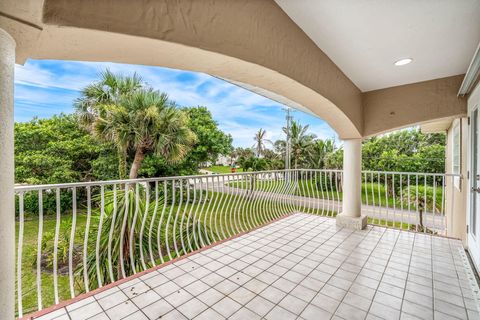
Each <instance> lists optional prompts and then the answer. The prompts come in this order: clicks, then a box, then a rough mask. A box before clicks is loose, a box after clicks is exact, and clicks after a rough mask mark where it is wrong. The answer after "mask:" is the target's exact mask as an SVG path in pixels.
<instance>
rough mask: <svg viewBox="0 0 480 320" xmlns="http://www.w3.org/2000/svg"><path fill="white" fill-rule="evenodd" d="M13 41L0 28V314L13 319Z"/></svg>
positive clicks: (0, 316)
mask: <svg viewBox="0 0 480 320" xmlns="http://www.w3.org/2000/svg"><path fill="white" fill-rule="evenodd" d="M14 69H15V41H14V40H13V38H12V37H11V36H10V35H9V34H8V33H7V32H6V31H4V30H3V29H0V253H1V254H2V257H1V259H0V318H2V319H15V195H14V190H13V188H14V181H15V180H14V170H15V167H14V164H13V159H14V150H13V123H14V122H13V74H14Z"/></svg>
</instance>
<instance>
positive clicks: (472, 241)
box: [466, 85, 480, 270]
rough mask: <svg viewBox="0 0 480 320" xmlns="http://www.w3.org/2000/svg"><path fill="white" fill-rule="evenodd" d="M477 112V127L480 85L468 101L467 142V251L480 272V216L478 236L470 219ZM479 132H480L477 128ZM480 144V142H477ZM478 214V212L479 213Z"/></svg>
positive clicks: (479, 120)
mask: <svg viewBox="0 0 480 320" xmlns="http://www.w3.org/2000/svg"><path fill="white" fill-rule="evenodd" d="M475 110H477V112H478V113H477V117H478V119H477V125H478V124H480V85H477V87H476V88H475V89H474V90H473V91H472V94H471V96H470V97H469V99H468V117H469V124H470V125H469V127H468V140H467V144H468V147H467V170H468V173H469V174H468V181H467V186H468V192H467V205H466V208H467V217H466V218H467V219H466V223H467V226H466V227H467V230H468V232H467V250H468V252H469V253H470V256H471V257H472V260H473V263H474V264H475V267H476V268H477V270H480V214H478V215H477V221H476V225H477V228H476V233H477V234H476V236H473V234H472V233H471V232H470V230H471V225H470V221H471V220H470V219H471V215H472V210H473V208H472V202H473V199H472V197H473V196H474V195H476V194H475V193H474V192H473V191H472V186H473V183H474V181H475V180H474V179H475V177H474V176H473V172H472V169H473V157H474V155H473V134H472V133H473V126H474V124H473V117H472V115H473V112H474V111H475ZM477 130H480V126H479V128H477ZM477 143H478V144H480V141H479V142H477ZM479 151H480V148H478V150H477V153H479ZM477 157H480V155H477ZM477 171H480V168H477ZM476 205H477V206H480V202H478V203H477V204H476ZM477 212H478V211H477Z"/></svg>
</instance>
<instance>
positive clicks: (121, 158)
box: [117, 150, 127, 179]
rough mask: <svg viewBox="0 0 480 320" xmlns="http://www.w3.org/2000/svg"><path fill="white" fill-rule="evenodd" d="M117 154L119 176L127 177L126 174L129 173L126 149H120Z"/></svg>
mask: <svg viewBox="0 0 480 320" xmlns="http://www.w3.org/2000/svg"><path fill="white" fill-rule="evenodd" d="M117 156H118V178H119V179H125V176H126V175H127V157H126V154H125V151H123V150H118V151H117Z"/></svg>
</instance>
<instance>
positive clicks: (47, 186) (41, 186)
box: [14, 169, 462, 193]
mask: <svg viewBox="0 0 480 320" xmlns="http://www.w3.org/2000/svg"><path fill="white" fill-rule="evenodd" d="M295 171H313V172H335V173H340V172H343V170H339V169H283V170H265V171H249V172H237V173H220V174H212V175H208V174H200V175H188V176H171V177H155V178H140V179H121V180H104V181H87V182H72V183H58V184H39V185H18V186H15V188H14V189H15V192H16V193H22V192H27V191H34V190H50V189H68V188H81V187H96V186H105V185H115V184H133V183H147V182H160V181H171V180H185V179H204V178H207V179H208V178H211V177H231V176H248V175H254V174H265V173H276V172H295ZM362 173H375V174H402V175H420V176H435V177H440V176H444V177H462V175H460V174H453V173H424V172H395V171H371V170H366V171H362Z"/></svg>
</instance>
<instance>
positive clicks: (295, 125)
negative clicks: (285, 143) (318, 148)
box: [283, 121, 316, 169]
mask: <svg viewBox="0 0 480 320" xmlns="http://www.w3.org/2000/svg"><path fill="white" fill-rule="evenodd" d="M308 128H309V126H308V125H305V126H302V125H301V124H300V123H299V122H297V121H292V124H291V126H290V135H289V136H290V150H291V155H292V159H293V163H294V168H295V169H297V166H298V164H299V162H300V160H301V159H302V157H303V156H304V151H305V150H306V149H307V148H308V147H309V146H310V145H311V144H312V142H313V140H314V139H315V137H316V136H315V135H314V134H307V131H308ZM283 131H284V132H285V134H288V133H287V128H285V127H284V128H283Z"/></svg>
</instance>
